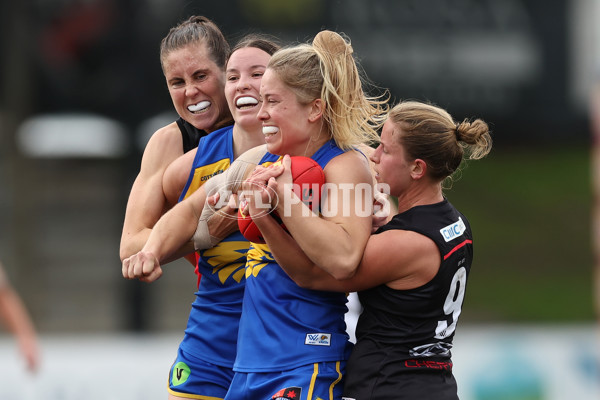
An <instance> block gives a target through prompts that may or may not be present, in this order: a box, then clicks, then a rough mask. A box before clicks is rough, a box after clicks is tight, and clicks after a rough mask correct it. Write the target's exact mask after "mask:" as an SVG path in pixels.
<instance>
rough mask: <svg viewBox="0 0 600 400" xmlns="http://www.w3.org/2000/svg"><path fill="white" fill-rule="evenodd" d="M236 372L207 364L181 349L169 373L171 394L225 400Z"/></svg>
mask: <svg viewBox="0 0 600 400" xmlns="http://www.w3.org/2000/svg"><path fill="white" fill-rule="evenodd" d="M233 375H234V372H233V370H232V369H231V368H226V367H220V366H218V365H215V364H211V363H207V362H206V361H203V360H201V359H199V358H197V357H194V356H193V355H191V354H189V353H186V352H184V351H183V350H181V348H179V350H178V351H177V358H176V359H175V362H174V363H173V365H172V366H171V370H170V371H169V393H171V394H172V395H174V396H179V397H185V398H187V399H206V400H208V399H210V400H218V399H223V398H224V397H225V394H226V393H227V390H228V389H229V385H230V384H231V380H232V379H233Z"/></svg>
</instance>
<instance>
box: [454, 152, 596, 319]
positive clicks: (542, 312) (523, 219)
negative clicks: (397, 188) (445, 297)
mask: <svg viewBox="0 0 600 400" xmlns="http://www.w3.org/2000/svg"><path fill="white" fill-rule="evenodd" d="M590 179H591V178H590V150H589V149H588V148H587V147H586V146H573V147H564V146H563V147H552V148H544V149H539V148H538V149H531V148H515V149H508V148H505V149H495V150H494V151H492V153H491V154H490V155H489V157H488V158H486V159H483V160H479V161H471V162H470V163H469V164H468V165H467V166H466V167H463V169H462V175H461V176H460V178H459V179H458V180H455V182H454V183H453V186H452V188H451V189H448V190H446V192H445V193H446V196H447V197H448V199H449V200H450V201H451V202H452V203H453V204H454V205H455V206H456V207H457V208H458V209H459V210H461V211H462V212H463V213H464V214H465V215H466V216H467V218H469V221H470V222H471V226H472V229H473V232H474V242H475V243H474V244H475V259H474V263H473V267H472V270H471V276H470V278H469V286H468V290H467V295H466V300H465V307H464V312H463V314H462V315H461V320H462V321H473V322H475V321H506V322H580V321H591V320H593V319H594V309H593V279H592V277H593V258H592V253H591V235H590V232H591V216H590V211H591V204H592V198H591V187H590V182H591V181H590Z"/></svg>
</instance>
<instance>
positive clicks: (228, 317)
mask: <svg viewBox="0 0 600 400" xmlns="http://www.w3.org/2000/svg"><path fill="white" fill-rule="evenodd" d="M233 157H234V155H233V127H232V126H229V127H226V128H222V129H219V130H217V131H214V132H212V133H210V134H209V135H207V136H205V137H203V138H201V139H200V143H199V144H198V150H197V152H196V157H195V158H194V165H193V168H192V172H191V173H190V177H189V179H188V182H187V184H186V186H185V189H184V191H183V193H182V195H181V198H182V199H184V198H186V197H188V196H189V195H190V194H191V193H193V192H194V191H195V190H196V189H197V188H198V187H200V186H201V185H202V184H204V182H206V181H207V180H208V179H209V178H210V177H212V176H214V175H218V174H220V173H223V172H224V171H225V170H226V169H227V168H228V167H229V165H230V164H231V162H232V161H233ZM249 246H250V243H249V242H248V241H247V240H246V239H245V238H244V237H243V236H242V234H241V233H239V231H238V232H235V233H233V234H231V235H230V236H228V237H226V238H225V239H223V240H222V241H221V242H220V243H219V244H218V245H217V246H215V247H213V248H211V249H208V250H202V251H200V254H199V261H198V265H197V268H198V271H199V272H200V274H201V275H202V280H201V281H200V285H199V287H198V291H197V292H196V299H195V301H194V303H193V304H192V310H191V311H190V316H189V319H188V324H187V328H186V330H185V336H184V338H183V341H182V343H181V346H180V347H181V349H183V350H184V351H186V352H187V353H189V354H191V355H193V356H195V357H197V358H200V359H202V360H204V361H206V362H210V363H212V364H216V365H219V366H223V367H228V368H232V367H233V362H234V359H235V354H236V341H237V336H238V326H239V319H240V314H241V311H242V298H243V293H244V286H245V281H246V280H245V276H244V267H245V265H246V252H247V251H248V248H249Z"/></svg>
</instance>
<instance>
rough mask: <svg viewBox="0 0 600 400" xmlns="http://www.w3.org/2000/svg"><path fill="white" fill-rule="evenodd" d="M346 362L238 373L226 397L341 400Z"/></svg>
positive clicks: (234, 399)
mask: <svg viewBox="0 0 600 400" xmlns="http://www.w3.org/2000/svg"><path fill="white" fill-rule="evenodd" d="M345 369H346V362H345V361H337V362H335V361H334V362H321V363H315V364H309V365H304V366H302V367H298V368H295V369H291V370H288V371H280V372H259V373H253V372H250V373H245V372H236V373H235V376H234V377H233V381H232V382H231V388H230V389H229V391H228V392H227V396H225V400H259V399H260V400H317V399H322V400H340V399H341V398H342V389H343V385H344V382H343V379H342V378H343V375H344V372H345Z"/></svg>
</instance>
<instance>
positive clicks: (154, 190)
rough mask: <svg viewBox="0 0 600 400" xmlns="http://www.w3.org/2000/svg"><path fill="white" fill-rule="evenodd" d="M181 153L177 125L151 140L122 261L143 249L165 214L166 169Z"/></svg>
mask: <svg viewBox="0 0 600 400" xmlns="http://www.w3.org/2000/svg"><path fill="white" fill-rule="evenodd" d="M182 153H183V152H182V140H181V135H180V134H179V129H178V127H177V124H176V123H172V124H170V125H168V126H166V127H164V128H161V129H159V130H158V131H157V132H156V133H155V134H154V135H152V138H151V139H150V140H149V142H148V145H147V146H146V149H145V151H144V155H143V157H142V163H141V167H140V172H139V174H138V176H137V177H136V179H135V181H134V183H133V186H132V188H131V192H130V194H129V200H128V202H127V208H126V211H125V220H124V222H123V232H122V235H121V245H120V251H119V253H120V257H121V260H124V259H125V258H127V257H129V256H131V255H132V254H135V253H136V252H138V251H139V250H140V249H141V248H142V247H143V246H144V244H145V243H146V240H147V238H148V236H149V235H150V230H151V229H152V227H153V226H154V224H155V223H156V221H158V219H159V218H160V216H161V215H162V214H163V213H164V211H165V209H166V202H165V196H164V192H163V186H162V184H163V175H164V173H165V170H166V168H167V166H168V165H169V164H170V163H171V162H172V161H174V160H175V159H177V158H178V157H179V156H181V155H182Z"/></svg>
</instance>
